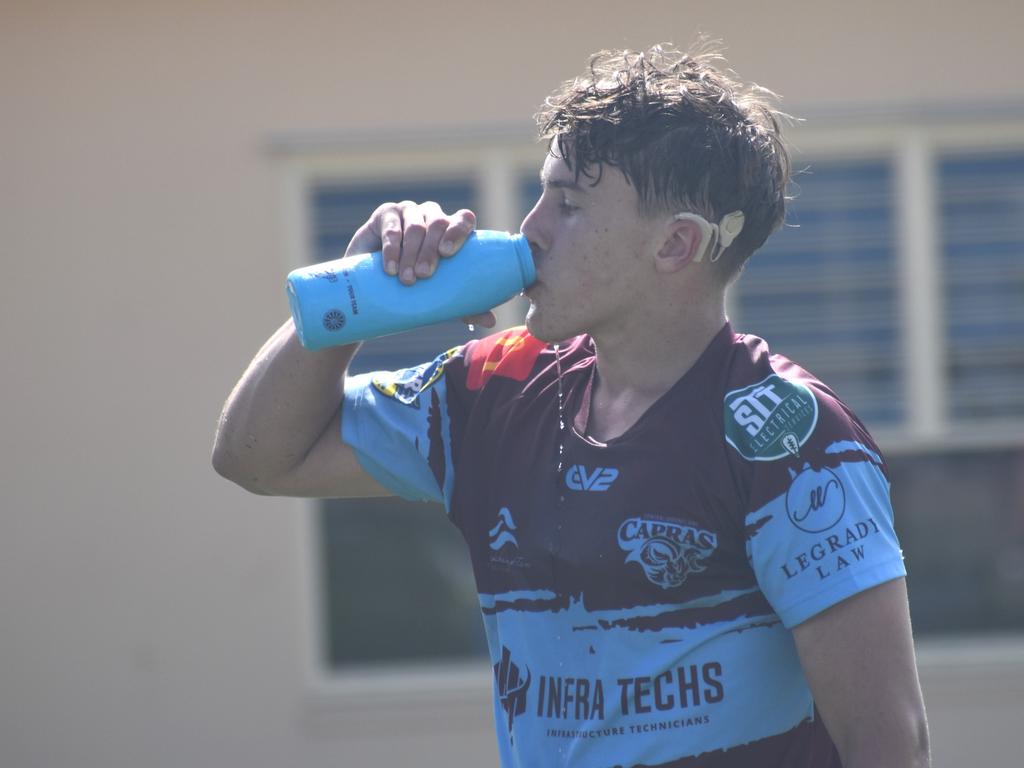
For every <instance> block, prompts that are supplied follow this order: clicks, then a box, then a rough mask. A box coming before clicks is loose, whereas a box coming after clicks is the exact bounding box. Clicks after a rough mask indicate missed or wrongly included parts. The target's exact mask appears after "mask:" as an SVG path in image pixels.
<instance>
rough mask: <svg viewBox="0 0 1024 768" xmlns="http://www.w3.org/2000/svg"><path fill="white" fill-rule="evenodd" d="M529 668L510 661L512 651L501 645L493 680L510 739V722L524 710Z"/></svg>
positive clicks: (530, 676)
mask: <svg viewBox="0 0 1024 768" xmlns="http://www.w3.org/2000/svg"><path fill="white" fill-rule="evenodd" d="M531 678H532V675H530V668H529V667H527V666H525V665H524V666H523V667H522V668H520V666H519V665H518V664H516V663H515V662H514V661H512V652H511V651H510V650H509V649H508V647H507V646H502V647H501V660H500V661H499V662H498V663H497V664H495V665H494V682H495V683H496V684H497V687H498V701H499V702H500V704H501V708H502V709H503V710H505V714H506V715H507V716H508V738H509V741H511V740H512V723H513V722H514V721H515V719H516V717H517V716H518V715H521V714H523V713H524V712H525V711H526V692H527V691H529V690H530V680H531Z"/></svg>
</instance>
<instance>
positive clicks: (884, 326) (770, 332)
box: [734, 160, 905, 426]
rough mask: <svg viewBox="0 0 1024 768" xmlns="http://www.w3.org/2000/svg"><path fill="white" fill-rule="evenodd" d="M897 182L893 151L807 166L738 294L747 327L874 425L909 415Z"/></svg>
mask: <svg viewBox="0 0 1024 768" xmlns="http://www.w3.org/2000/svg"><path fill="white" fill-rule="evenodd" d="M892 181H893V180H892V169H891V165H890V163H889V162H888V161H886V160H870V161H858V162H849V163H827V164H826V163H823V164H821V165H819V164H815V165H814V166H813V167H812V168H811V169H810V171H809V172H805V173H802V174H800V175H799V176H798V177H797V183H796V184H795V185H794V187H795V188H796V191H797V199H796V200H794V201H793V202H791V204H790V211H789V215H788V217H787V226H786V227H784V228H783V229H782V230H781V231H779V232H777V233H775V234H774V235H772V237H770V238H769V239H768V242H767V243H765V245H764V246H763V247H762V248H761V250H760V251H758V252H757V253H755V254H754V256H753V257H752V258H751V260H750V261H749V262H748V266H747V269H746V274H745V275H744V276H743V277H742V278H741V280H740V281H739V283H738V285H737V287H736V289H735V296H734V298H735V301H736V307H737V309H738V313H739V316H740V321H739V324H740V326H741V327H742V329H743V330H749V331H750V332H751V333H755V334H756V335H758V336H762V337H764V338H765V339H766V340H767V341H768V343H769V344H770V345H771V347H772V349H773V351H776V352H779V353H781V354H784V355H786V356H787V357H790V358H792V359H793V360H795V361H796V362H797V363H799V364H800V365H802V366H804V367H805V368H807V369H808V370H810V371H811V372H813V373H814V374H815V375H816V376H818V377H819V378H821V380H822V381H824V382H825V383H826V384H827V385H828V386H830V387H832V388H833V389H834V390H835V391H836V392H837V394H838V395H839V396H840V397H841V398H843V400H844V401H846V402H847V403H848V404H849V405H850V407H851V408H853V409H854V410H855V411H856V412H857V414H858V415H859V416H860V417H861V418H862V419H864V420H865V421H866V422H867V423H868V425H869V426H871V425H891V424H895V423H898V422H899V421H900V420H902V419H903V418H904V416H905V409H904V404H903V393H902V371H901V368H900V360H901V358H902V354H901V347H900V341H899V339H900V332H899V323H900V318H899V314H898V312H897V305H896V295H897V282H896V281H897V275H896V269H897V267H896V250H895V236H894V231H895V214H894V209H893V206H894V203H893V200H894V199H893V184H892ZM794 225H795V226H794Z"/></svg>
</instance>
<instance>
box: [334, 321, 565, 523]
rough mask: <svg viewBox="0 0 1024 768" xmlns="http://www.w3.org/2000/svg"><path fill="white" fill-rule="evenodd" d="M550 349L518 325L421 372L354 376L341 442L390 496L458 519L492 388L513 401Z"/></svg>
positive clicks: (349, 386)
mask: <svg viewBox="0 0 1024 768" xmlns="http://www.w3.org/2000/svg"><path fill="white" fill-rule="evenodd" d="M545 347H546V345H545V344H544V342H541V341H539V340H538V339H536V338H534V337H533V336H531V335H530V334H529V333H528V332H527V331H526V329H525V328H523V327H516V328H510V329H508V330H504V331H500V332H498V333H495V334H492V335H490V336H487V337H486V338H483V339H474V340H471V341H469V342H467V343H466V344H464V345H462V346H460V347H455V348H453V349H450V350H448V351H447V352H444V353H443V354H441V355H438V356H437V357H436V358H434V359H433V360H431V361H430V362H428V363H424V364H422V365H418V366H416V367H414V368H406V369H404V370H399V371H375V372H373V373H366V374H362V375H357V376H351V377H349V378H347V379H346V380H345V398H344V401H343V403H342V418H341V439H342V440H343V441H344V442H346V443H348V444H349V445H350V446H352V448H353V449H354V450H355V452H356V456H357V457H358V459H359V463H360V464H361V465H362V467H363V469H364V470H365V471H366V472H367V473H368V474H369V475H370V476H372V477H373V478H374V479H375V480H376V481H377V482H378V483H380V484H381V485H382V486H384V487H385V488H387V489H388V490H389V491H391V492H393V493H395V494H396V495H398V496H401V497H402V498H405V499H409V500H410V501H435V502H441V503H443V504H444V505H445V508H446V509H447V511H448V512H449V514H451V504H452V496H453V492H454V487H455V471H456V465H457V464H458V456H459V451H460V450H461V448H462V446H463V444H464V441H463V433H464V432H466V431H467V423H468V422H469V420H470V413H471V412H472V411H473V409H474V407H475V406H476V404H477V403H478V401H479V399H480V398H481V397H482V396H483V393H484V391H485V390H488V389H490V391H491V392H492V393H497V392H504V393H506V395H507V396H514V393H515V392H517V391H518V390H519V388H521V386H522V383H523V382H525V381H526V380H527V379H528V378H529V376H530V374H531V372H532V371H533V369H534V366H535V364H536V363H537V359H538V356H539V355H540V354H541V352H542V351H543V350H544V349H545ZM509 385H511V386H509ZM496 397H500V395H492V396H491V397H490V400H489V402H491V403H492V404H493V402H494V401H495V398H496Z"/></svg>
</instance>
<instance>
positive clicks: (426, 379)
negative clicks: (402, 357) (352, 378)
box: [371, 347, 459, 408]
mask: <svg viewBox="0 0 1024 768" xmlns="http://www.w3.org/2000/svg"><path fill="white" fill-rule="evenodd" d="M458 351H459V347H452V348H451V349H449V350H448V351H447V352H442V353H441V354H440V355H438V356H437V357H435V358H434V359H433V360H431V361H430V362H429V363H423V365H418V366H416V367H415V368H406V369H404V370H401V371H394V372H389V373H379V374H377V375H375V376H374V377H373V379H372V380H371V383H372V384H373V387H374V389H376V390H377V391H378V392H380V393H381V394H382V395H384V396H385V397H390V398H391V399H392V400H397V401H398V402H400V403H402V405H409V406H412V407H414V408H419V399H418V398H419V396H420V393H421V392H425V391H427V390H428V389H430V388H431V387H432V386H434V384H436V383H437V381H438V379H440V378H441V376H442V375H443V374H444V368H445V366H446V365H448V363H449V361H450V360H451V359H452V358H453V357H454V356H455V353H456V352H458Z"/></svg>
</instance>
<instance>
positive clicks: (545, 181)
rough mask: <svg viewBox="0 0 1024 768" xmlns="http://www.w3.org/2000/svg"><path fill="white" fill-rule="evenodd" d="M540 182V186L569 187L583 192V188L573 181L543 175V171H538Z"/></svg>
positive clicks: (552, 187)
mask: <svg viewBox="0 0 1024 768" xmlns="http://www.w3.org/2000/svg"><path fill="white" fill-rule="evenodd" d="M540 183H541V186H542V187H545V188H551V189H569V190H572V191H574V192H583V188H582V187H581V186H580V185H579V184H578V183H576V182H575V181H569V180H567V179H552V178H548V177H545V176H544V171H541V172H540Z"/></svg>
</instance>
